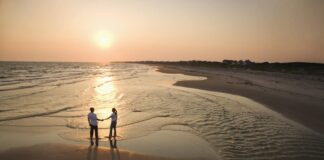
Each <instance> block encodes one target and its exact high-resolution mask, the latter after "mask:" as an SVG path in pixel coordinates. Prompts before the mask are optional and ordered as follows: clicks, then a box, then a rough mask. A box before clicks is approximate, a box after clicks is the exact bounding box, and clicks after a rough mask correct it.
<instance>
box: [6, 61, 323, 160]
mask: <svg viewBox="0 0 324 160" xmlns="http://www.w3.org/2000/svg"><path fill="white" fill-rule="evenodd" d="M0 67H1V71H2V73H3V74H2V75H3V76H2V78H1V79H0V93H1V97H0V100H1V101H0V106H1V109H0V110H1V112H0V143H1V145H0V159H21V158H22V157H24V158H25V159H72V160H73V159H80V158H81V159H82V158H83V159H225V160H227V159H323V157H324V153H323V152H322V151H323V149H324V136H323V134H322V133H321V132H320V131H321V130H320V129H321V128H320V127H319V126H317V127H318V128H316V126H315V127H314V126H309V125H307V124H305V123H302V121H298V119H294V118H293V117H290V116H296V115H295V114H292V115H289V114H288V113H286V112H284V111H277V110H275V107H276V106H275V105H274V106H272V105H271V103H270V102H273V101H277V100H275V99H274V98H273V97H275V95H277V96H278V97H279V98H280V97H281V96H284V93H285V92H284V93H282V95H278V94H277V91H272V89H268V88H267V87H269V86H272V85H273V84H272V83H276V84H277V85H278V86H276V87H277V89H286V88H288V89H289V87H288V86H289V85H294V84H291V83H287V81H284V80H282V79H279V78H280V77H279V76H272V77H274V78H276V80H275V81H276V82H272V81H269V79H267V78H264V77H267V76H265V75H264V74H263V73H260V74H256V73H254V72H253V74H252V73H251V74H248V73H245V72H241V71H218V70H217V71H215V70H210V69H208V68H207V69H206V68H190V67H189V68H188V67H175V66H152V65H145V64H136V63H109V64H97V63H54V62H53V63H47V62H43V63H34V62H5V63H4V62H2V63H0ZM162 72H163V73H162ZM252 75H254V76H252ZM268 77H269V76H268ZM270 77H271V76H270ZM249 78H250V79H249ZM277 78H278V79H277ZM281 78H285V75H282V77H281ZM256 80H257V81H256ZM308 80H309V81H312V79H308ZM268 81H269V82H268ZM263 82H268V83H269V85H268V86H265V85H262V86H265V87H259V86H260V85H261V84H263ZM283 82H285V83H283ZM298 82H299V81H295V83H298ZM300 83H302V84H304V81H301V82H300ZM217 84H218V85H217ZM265 84H267V83H265ZM283 84H286V85H283ZM307 84H308V86H306V88H307V87H308V88H309V87H312V86H316V84H315V83H314V84H313V83H307ZM319 84H321V83H319ZM296 85H297V86H302V85H301V84H296ZM260 88H262V91H263V92H265V93H267V95H264V94H265V93H264V94H261V93H258V94H256V91H259V90H261V89H260ZM292 88H293V89H292V90H290V91H291V92H293V91H294V92H293V93H294V94H293V95H295V92H297V93H298V94H302V90H303V89H304V88H298V87H292ZM243 90H245V91H246V92H244V93H245V94H244V95H243V94H239V93H241V92H242V91H243ZM234 91H235V92H234ZM268 92H269V93H268ZM280 92H283V91H280ZM270 93H272V94H270ZM306 93H307V95H308V98H312V99H314V100H313V103H315V102H317V101H316V100H317V99H321V97H320V95H321V94H320V93H322V90H321V89H319V90H315V89H314V90H307V92H305V93H304V94H306ZM255 95H258V96H260V97H253V96H255ZM271 95H273V97H272V98H271V99H270V98H269V99H266V98H264V96H267V97H270V96H271ZM262 96H263V97H262ZM287 97H288V96H287ZM287 97H281V98H283V99H284V100H287V99H288V98H287ZM295 98H296V97H295ZM298 99H299V100H300V101H301V100H303V99H302V98H300V97H298ZM262 100H268V101H269V103H265V102H263V101H262ZM296 101H297V100H296ZM306 102H307V103H308V101H306V100H305V102H304V103H306ZM309 103H310V102H309ZM270 105H271V106H270ZM90 107H94V108H95V111H94V113H96V114H97V116H98V118H100V119H102V118H107V117H108V116H109V115H110V114H111V109H112V108H116V109H117V111H118V123H117V138H116V140H109V139H108V132H109V125H110V120H106V121H103V122H99V125H98V127H99V146H98V148H96V147H95V146H91V145H90V140H89V125H88V122H87V114H88V113H89V108H90ZM290 107H291V106H290ZM298 108H302V106H300V107H298ZM288 109H291V108H288ZM311 110H312V109H311ZM320 111H321V110H319V111H318V112H320ZM295 112H296V113H299V112H300V110H294V112H292V113H295ZM312 112H314V115H312V116H313V117H310V116H309V115H305V116H304V118H309V119H310V120H312V118H314V119H313V121H314V120H319V121H320V120H321V118H316V117H315V116H316V115H317V113H315V111H314V110H312ZM305 113H306V111H305ZM318 114H320V113H318ZM297 116H298V114H297ZM318 123H320V122H318ZM72 151H75V152H74V153H73V154H67V153H69V152H72ZM89 155H90V156H89Z"/></svg>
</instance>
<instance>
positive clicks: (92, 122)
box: [88, 107, 117, 146]
mask: <svg viewBox="0 0 324 160" xmlns="http://www.w3.org/2000/svg"><path fill="white" fill-rule="evenodd" d="M109 118H111V124H110V131H109V139H111V137H112V130H113V129H114V138H116V125H117V110H116V109H115V108H113V109H112V113H111V115H110V116H109V117H108V118H105V119H98V118H97V115H96V114H95V113H94V108H93V107H91V108H90V113H89V114H88V122H89V126H90V140H91V145H93V144H94V143H93V139H92V138H93V131H94V132H95V137H96V146H98V121H104V120H106V119H109Z"/></svg>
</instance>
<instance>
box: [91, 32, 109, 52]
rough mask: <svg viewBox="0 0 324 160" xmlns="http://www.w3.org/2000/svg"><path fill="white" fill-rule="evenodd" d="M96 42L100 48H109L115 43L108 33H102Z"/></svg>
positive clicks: (98, 35)
mask: <svg viewBox="0 0 324 160" xmlns="http://www.w3.org/2000/svg"><path fill="white" fill-rule="evenodd" d="M95 41H96V44H97V45H98V46H99V47H100V48H109V47H111V45H112V43H113V36H112V35H111V34H108V33H106V32H100V33H98V34H96V36H95Z"/></svg>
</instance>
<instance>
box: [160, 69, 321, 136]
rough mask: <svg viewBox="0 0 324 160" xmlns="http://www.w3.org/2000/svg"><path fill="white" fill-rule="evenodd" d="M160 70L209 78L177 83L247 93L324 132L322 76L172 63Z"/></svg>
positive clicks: (281, 112) (268, 105)
mask: <svg viewBox="0 0 324 160" xmlns="http://www.w3.org/2000/svg"><path fill="white" fill-rule="evenodd" d="M158 71H160V72H163V73H182V74H186V75H192V76H203V77H207V79H206V80H201V81H178V82H176V83H175V85H178V86H184V87H191V88H198V89H204V90H210V91H219V92H225V93H230V94H235V95H240V96H244V97H247V98H250V99H252V100H255V101H257V102H260V103H262V104H264V105H265V106H267V107H269V108H270V109H272V110H274V111H276V112H278V113H280V114H282V115H283V116H285V117H287V118H289V119H291V120H294V121H296V122H298V123H301V124H303V125H304V126H306V127H308V128H310V129H312V130H315V131H317V132H319V133H321V134H324V126H323V124H324V81H323V77H320V76H318V77H316V76H305V75H292V74H284V73H272V72H262V71H251V70H248V71H247V70H235V69H220V68H202V67H180V66H173V65H159V69H158Z"/></svg>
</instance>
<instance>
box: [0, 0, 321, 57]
mask: <svg viewBox="0 0 324 160" xmlns="http://www.w3.org/2000/svg"><path fill="white" fill-rule="evenodd" d="M323 28H324V0H210V1H209V0H201V1H200V0H160V1H157V0H147V1H145V0H131V1H123V0H115V1H109V0H90V1H89V0H78V1H76V0H0V60H20V61H24V60H26V61H129V60H192V59H196V60H215V61H220V60H223V59H251V60H254V61H280V62H286V61H307V62H322V63H324V29H323ZM102 35H104V36H102ZM98 37H101V38H98ZM105 43H109V44H105Z"/></svg>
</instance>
